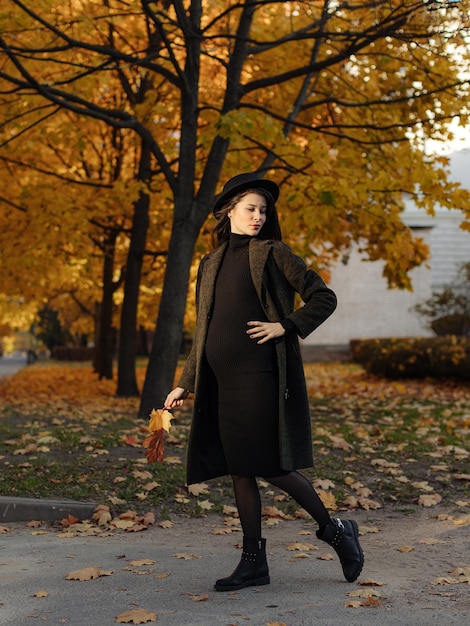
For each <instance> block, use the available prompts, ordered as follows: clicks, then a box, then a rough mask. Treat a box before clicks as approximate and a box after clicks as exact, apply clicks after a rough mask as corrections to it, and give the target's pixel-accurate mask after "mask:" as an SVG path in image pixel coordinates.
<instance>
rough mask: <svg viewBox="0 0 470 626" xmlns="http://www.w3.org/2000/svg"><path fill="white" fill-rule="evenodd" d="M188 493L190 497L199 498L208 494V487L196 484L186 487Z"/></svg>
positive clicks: (204, 484) (203, 484)
mask: <svg viewBox="0 0 470 626" xmlns="http://www.w3.org/2000/svg"><path fill="white" fill-rule="evenodd" d="M188 492H189V493H190V494H191V495H192V496H200V495H201V494H205V493H209V485H206V483H197V484H194V485H189V486H188Z"/></svg>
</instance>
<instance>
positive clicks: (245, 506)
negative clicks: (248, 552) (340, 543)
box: [232, 471, 330, 539]
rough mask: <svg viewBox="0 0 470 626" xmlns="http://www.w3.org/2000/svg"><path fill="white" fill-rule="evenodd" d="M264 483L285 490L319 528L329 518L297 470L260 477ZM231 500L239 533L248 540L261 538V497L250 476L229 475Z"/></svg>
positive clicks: (256, 484) (318, 499) (320, 502)
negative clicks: (279, 474) (240, 528)
mask: <svg viewBox="0 0 470 626" xmlns="http://www.w3.org/2000/svg"><path fill="white" fill-rule="evenodd" d="M264 478H265V480H267V481H268V483H271V485H274V486H275V487H279V488H280V489H282V490H283V491H285V492H287V493H288V494H289V495H290V496H291V497H292V498H294V500H295V501H296V502H297V503H298V504H300V506H301V507H302V508H304V509H305V510H306V511H307V513H309V514H310V515H311V516H312V517H313V519H314V520H315V521H316V522H317V524H318V526H319V527H320V529H321V530H322V529H323V528H324V527H325V526H326V525H327V524H328V522H329V521H330V514H329V513H328V511H327V509H326V508H325V505H324V504H323V502H322V501H321V499H320V496H319V495H318V494H317V492H316V491H315V489H314V488H313V485H311V483H310V481H309V480H308V479H307V478H306V477H305V476H304V475H303V474H300V472H297V471H293V472H289V473H288V474H284V475H281V476H274V477H269V478H268V477H267V476H265V477H264ZM232 480H233V488H234V491H235V502H236V504H237V509H238V514H239V516H240V522H241V525H242V530H243V535H244V537H246V538H248V539H260V538H261V498H260V494H259V488H258V483H257V482H256V478H254V477H252V476H232Z"/></svg>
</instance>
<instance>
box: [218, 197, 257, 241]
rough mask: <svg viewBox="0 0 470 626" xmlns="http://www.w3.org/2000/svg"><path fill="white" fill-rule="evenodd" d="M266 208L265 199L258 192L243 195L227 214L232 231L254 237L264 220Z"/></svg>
mask: <svg viewBox="0 0 470 626" xmlns="http://www.w3.org/2000/svg"><path fill="white" fill-rule="evenodd" d="M266 210H267V205H266V200H265V199H264V198H263V196H261V195H260V194H258V193H248V194H246V196H243V198H242V199H241V200H239V202H237V204H236V205H235V206H234V207H233V209H231V210H230V211H229V212H228V214H227V215H228V217H229V219H230V228H231V231H232V233H236V234H237V235H251V236H252V237H256V235H257V234H258V233H259V232H260V230H261V229H262V227H263V226H264V224H265V222H266Z"/></svg>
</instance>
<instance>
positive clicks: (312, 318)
mask: <svg viewBox="0 0 470 626" xmlns="http://www.w3.org/2000/svg"><path fill="white" fill-rule="evenodd" d="M274 261H275V263H276V265H277V267H278V269H279V270H280V272H281V273H282V275H283V276H284V278H285V279H286V281H287V282H288V283H289V285H290V286H291V287H292V288H293V289H294V290H295V291H296V292H297V293H298V294H299V295H300V297H301V298H302V300H303V302H304V305H303V306H301V307H300V308H298V309H296V310H295V311H293V312H289V313H287V315H286V317H285V319H286V320H290V321H291V322H292V323H293V324H295V327H296V329H297V331H298V335H299V336H300V337H301V338H302V339H305V337H307V335H310V333H312V332H313V331H314V330H315V329H316V328H318V326H320V324H322V323H323V322H324V321H325V320H326V319H328V317H329V316H330V315H331V314H332V313H333V311H334V310H335V309H336V303H337V301H336V295H335V293H334V292H333V291H332V290H331V289H330V288H329V287H327V286H326V284H325V282H324V281H323V279H322V278H321V277H320V276H319V274H317V273H316V272H315V271H314V270H310V269H308V267H307V265H306V264H305V262H304V260H303V259H302V258H301V257H299V256H297V255H295V254H294V253H293V252H292V251H291V249H290V248H289V247H288V246H287V245H285V244H281V245H279V246H276V247H275V250H274Z"/></svg>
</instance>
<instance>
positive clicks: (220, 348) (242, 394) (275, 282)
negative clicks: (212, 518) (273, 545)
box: [165, 173, 364, 591]
mask: <svg viewBox="0 0 470 626" xmlns="http://www.w3.org/2000/svg"><path fill="white" fill-rule="evenodd" d="M278 197H279V188H278V186H277V185H276V183H274V182H272V181H270V180H266V179H260V178H259V177H258V176H257V175H256V174H253V173H248V174H240V175H238V176H235V177H234V178H232V179H230V180H229V181H228V182H227V183H226V185H225V186H224V189H223V192H222V194H221V195H220V197H219V198H218V199H217V201H216V203H215V206H214V215H215V217H216V219H217V224H216V227H215V229H214V237H213V240H214V246H215V249H214V251H213V252H211V253H210V254H208V255H207V256H205V257H204V258H203V259H202V261H201V264H200V267H199V273H198V278H197V285H196V308H197V323H196V332H195V337H194V342H193V347H192V349H191V352H190V355H189V357H188V359H187V361H186V365H185V367H184V370H183V374H182V376H181V379H180V381H179V383H178V386H177V387H176V388H175V389H173V390H172V391H171V392H170V393H169V394H168V396H167V398H166V400H165V408H166V409H172V408H175V407H178V406H181V404H182V403H183V400H184V399H185V398H186V397H187V396H188V394H189V393H191V392H194V393H195V401H194V410H193V420H192V425H191V434H190V438H189V446H188V469H187V472H188V484H193V483H198V482H202V481H204V480H207V479H210V478H214V477H217V476H223V475H227V474H230V475H231V477H232V480H233V487H234V493H235V500H236V504H237V509H238V513H239V516H240V522H241V526H242V530H243V554H242V557H241V560H240V563H239V564H238V566H237V568H236V569H235V570H234V572H233V573H232V574H231V575H230V576H228V577H227V578H222V579H219V580H217V581H216V583H215V589H216V590H217V591H233V590H236V589H241V588H243V587H248V586H250V585H266V584H268V583H269V582H270V579H269V570H268V564H267V561H266V542H265V539H263V538H262V537H261V499H260V494H259V489H258V484H257V481H256V477H263V478H264V479H265V480H266V481H268V482H269V483H271V484H272V485H275V486H276V487H279V488H280V489H283V490H284V491H286V492H287V493H288V494H289V495H290V496H291V497H292V498H294V499H295V500H296V501H297V502H298V504H300V505H301V506H302V507H303V508H304V509H305V510H306V511H307V512H308V513H309V514H310V515H311V516H312V517H313V518H314V519H315V521H316V522H317V523H318V525H319V529H318V531H317V536H318V537H319V539H322V540H323V541H326V542H327V543H328V544H330V545H331V546H332V547H333V548H334V549H335V550H336V552H337V553H338V556H339V558H340V561H341V565H342V568H343V573H344V576H345V577H346V579H347V580H348V581H349V582H353V581H354V580H356V579H357V577H358V576H359V574H360V572H361V569H362V565H363V561H364V559H363V554H362V550H361V547H360V545H359V539H358V534H359V533H358V527H357V524H356V522H354V521H350V520H346V521H343V522H342V521H341V520H339V519H336V520H334V519H332V518H331V517H330V515H329V513H328V511H327V510H326V508H325V506H324V505H323V503H322V501H321V499H320V497H319V496H318V494H317V492H316V491H315V489H314V488H313V486H312V485H311V484H310V482H309V481H308V480H307V478H306V477H305V476H304V475H303V474H302V473H300V472H299V471H298V470H299V469H301V468H305V467H311V466H312V465H313V457H312V436H311V425H310V414H309V405H308V396H307V389H306V384H305V378H304V372H303V366H302V360H301V356H300V350H299V342H298V337H299V336H300V337H302V338H304V337H306V336H307V335H309V334H310V333H311V332H312V331H313V330H315V329H316V328H317V327H318V326H319V325H320V324H321V323H322V322H324V321H325V320H326V319H327V318H328V317H329V316H330V315H331V313H333V311H334V309H335V308H336V296H335V294H334V293H333V292H332V291H331V289H329V288H328V287H327V286H326V285H325V283H324V282H323V280H322V279H321V278H320V276H318V274H316V273H315V272H314V271H312V270H309V269H307V267H306V265H305V263H304V261H303V260H302V259H301V258H300V257H298V256H295V255H294V254H293V253H292V252H291V250H290V248H289V247H288V246H286V245H285V244H283V243H282V242H281V230H280V227H279V222H278V217H277V212H276V207H275V202H276V200H277V199H278ZM296 293H298V294H299V295H300V297H301V298H302V300H303V302H304V303H305V304H304V306H302V307H300V308H298V309H297V310H294V298H295V294H296Z"/></svg>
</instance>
